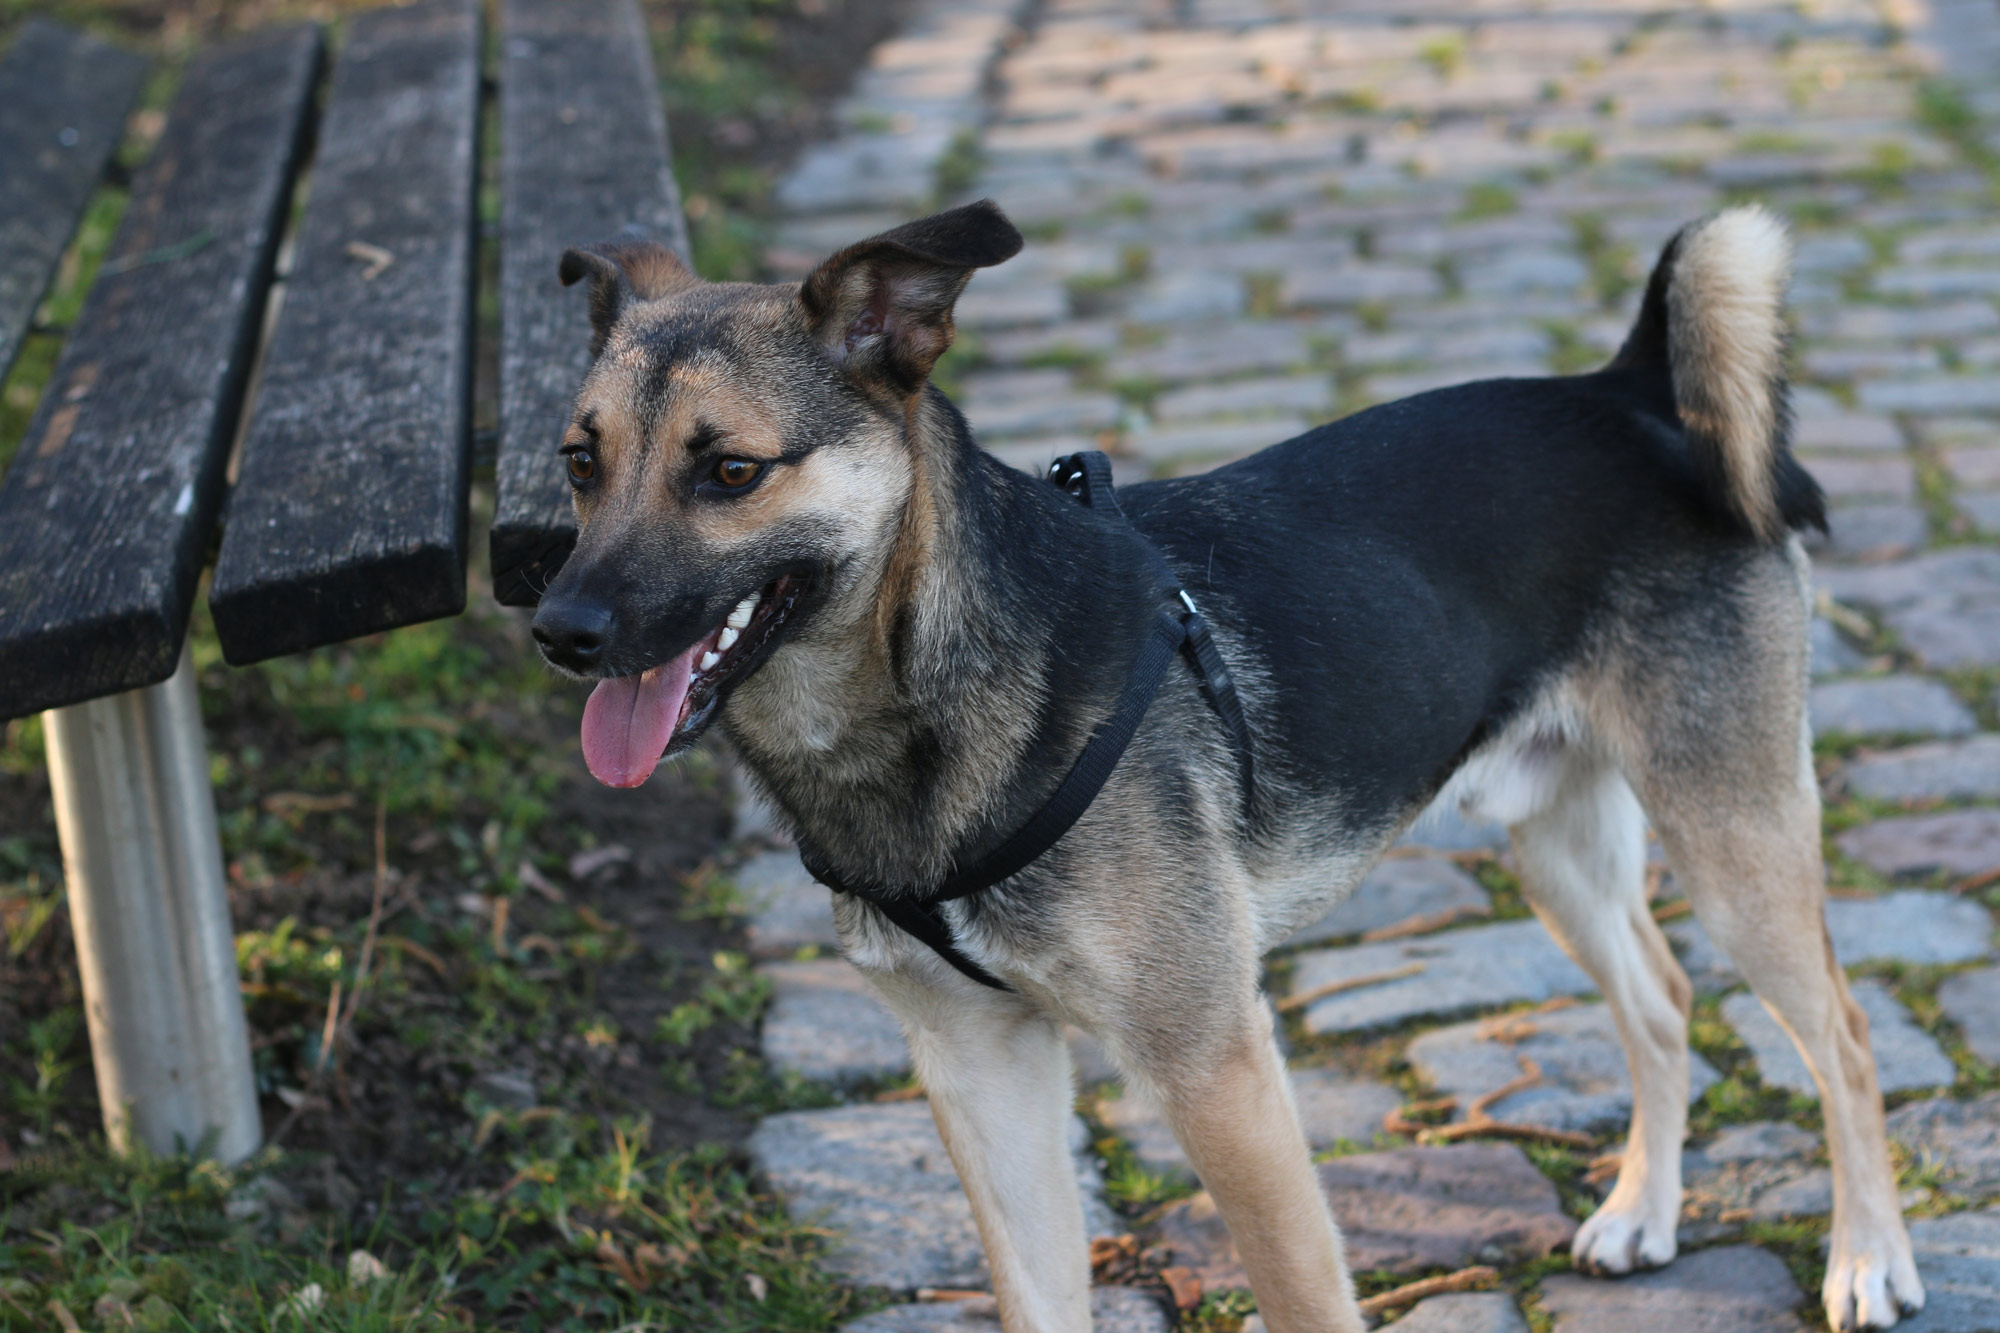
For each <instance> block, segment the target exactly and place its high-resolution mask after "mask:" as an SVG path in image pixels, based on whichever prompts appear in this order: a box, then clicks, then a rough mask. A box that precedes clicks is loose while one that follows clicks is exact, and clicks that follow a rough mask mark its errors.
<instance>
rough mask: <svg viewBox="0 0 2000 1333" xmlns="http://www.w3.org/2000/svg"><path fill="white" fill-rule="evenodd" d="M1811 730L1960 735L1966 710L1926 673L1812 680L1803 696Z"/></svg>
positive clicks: (1972, 722)
mask: <svg viewBox="0 0 2000 1333" xmlns="http://www.w3.org/2000/svg"><path fill="white" fill-rule="evenodd" d="M1808 712H1809V714H1810V716H1811V718H1812V728H1813V734H1814V735H1816V736H1964V735H1967V734H1969V733H1971V732H1974V731H1977V730H1979V722H1978V720H1977V719H1976V718H1974V717H1973V716H1972V710H1971V709H1969V708H1967V707H1966V706H1965V705H1964V704H1962V703H1960V702H1959V701H1958V696H1957V695H1955V694H1953V693H1952V692H1951V690H1950V689H1949V688H1948V687H1947V686H1946V685H1945V684H1944V683H1943V682H1942V681H1937V680H1932V679H1931V678H1930V677H1928V676H1912V675H1896V676H1876V677H1874V678H1872V679H1869V680H1839V681H1833V682H1830V683H1827V684H1823V685H1815V686H1813V688H1812V694H1811V696H1810V697H1809V700H1808Z"/></svg>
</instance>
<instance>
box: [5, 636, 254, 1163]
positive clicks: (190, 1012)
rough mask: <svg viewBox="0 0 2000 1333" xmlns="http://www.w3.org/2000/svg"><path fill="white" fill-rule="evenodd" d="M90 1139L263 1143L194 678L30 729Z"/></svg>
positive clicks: (242, 1148)
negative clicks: (60, 885) (69, 968)
mask: <svg viewBox="0 0 2000 1333" xmlns="http://www.w3.org/2000/svg"><path fill="white" fill-rule="evenodd" d="M42 719H43V724H44V726H45V728H46V730H47V735H48V748H49V777H50V781H51V784H52V785H53V787H54V789H55V807H56V828H57V831H58V832H59V833H60V834H61V837H62V848H63V870H64V873H65V875H66V877H67V879H68V882H69V909H70V920H71V923H72V925H73V927H74V929H75V931H76V944H77V950H76V952H77V959H78V961H79V963H80V964H81V970H82V973H83V997H84V1008H85V1012H86V1016H87V1018H88V1021H89V1025H90V1050H91V1056H92V1058H93V1060H94V1062H95V1064H96V1067H97V1091H98V1096H99V1098H100V1099H101V1100H102V1102H103V1104H104V1129H105V1133H106V1134H107V1135H108V1136H109V1138H110V1140H111V1146H112V1149H113V1150H114V1151H116V1152H121V1153H122V1152H127V1151H129V1150H130V1149H131V1148H132V1147H133V1146H134V1145H137V1144H143V1145H144V1146H145V1147H147V1148H149V1149H151V1150H152V1151H154V1152H156V1153H162V1154H166V1153H172V1152H175V1151H176V1150H179V1149H182V1148H185V1149H187V1150H189V1151H192V1150H194V1149H195V1148H196V1147H198V1146H200V1144H201V1142H202V1140H203V1139H204V1138H206V1137H207V1136H208V1135H209V1134H210V1133H214V1134H216V1135H217V1138H216V1141H215V1142H214V1144H213V1145H212V1151H213V1153H214V1155H215V1156H216V1157H217V1158H219V1159H221V1160H222V1161H223V1162H225V1163H232V1162H237V1161H241V1160H242V1159H243V1158H245V1157H248V1156H249V1155H250V1154H251V1153H253V1152H255V1151H256V1150H257V1145H258V1143H259V1142H260V1141H261V1140H262V1138H263V1130H262V1126H261V1124H260V1123H259V1120H258V1114H257V1092H256V1086H255V1083H254V1082H253V1080H252V1076H251V1069H250V1036H249V1030H248V1028H247V1027H246V1025H245V1023H244V1020H243V997H242V993H241V991H240V990H239V989H238V986H237V975H236V946H235V942H234V936H233V933H232V931H231V929H230V921H229V891H228V887H227V885H226V883H225V881H224V879H223V871H222V853H221V850H220V849H221V844H220V842H219V841H218V839H217V837H216V827H215V797H214V794H213V792H212V791H211V790H210V787H209V782H208V753H207V749H206V747H205V746H204V744H203V740H202V730H201V707H200V704H199V702H198V701H197V699H196V697H195V682H194V663H193V661H192V660H191V659H190V657H189V656H188V652H187V649H186V648H185V647H183V648H182V649H181V662H180V668H179V669H178V670H177V671H175V672H174V674H173V675H172V676H171V677H169V678H168V679H166V680H165V681H162V682H161V683H160V684H158V685H150V686H147V687H146V688H144V689H138V690H132V691H129V692H127V693H124V694H114V695H111V696H109V697H107V698H102V699H93V700H91V701H90V702H88V703H81V704H74V705H72V706H70V707H68V708H54V709H50V710H49V711H48V712H46V713H44V714H42Z"/></svg>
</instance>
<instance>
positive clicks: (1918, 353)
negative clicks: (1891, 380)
mask: <svg viewBox="0 0 2000 1333" xmlns="http://www.w3.org/2000/svg"><path fill="white" fill-rule="evenodd" d="M1800 364H1804V368H1806V374H1810V376H1814V378H1820V380H1852V378H1858V376H1868V374H1914V372H1918V370H1942V368H1944V360H1942V358H1940V356H1938V352H1936V348H1928V346H1914V348H1904V346H1852V344H1850V346H1820V348H1812V350H1808V352H1806V354H1804V356H1800Z"/></svg>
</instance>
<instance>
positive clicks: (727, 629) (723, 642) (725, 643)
mask: <svg viewBox="0 0 2000 1333" xmlns="http://www.w3.org/2000/svg"><path fill="white" fill-rule="evenodd" d="M741 637H742V635H740V634H738V633H737V632H736V630H735V629H734V628H733V627H732V626H729V625H724V626H723V627H722V633H721V634H719V635H717V636H716V640H715V646H716V648H717V650H719V651H721V652H725V653H726V652H728V651H729V650H730V649H731V648H734V647H735V646H736V640H738V639H739V638H741Z"/></svg>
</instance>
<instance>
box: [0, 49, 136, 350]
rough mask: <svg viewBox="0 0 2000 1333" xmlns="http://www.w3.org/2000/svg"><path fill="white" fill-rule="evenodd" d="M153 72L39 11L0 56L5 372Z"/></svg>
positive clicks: (0, 308) (0, 313)
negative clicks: (2, 57)
mask: <svg viewBox="0 0 2000 1333" xmlns="http://www.w3.org/2000/svg"><path fill="white" fill-rule="evenodd" d="M145 75H146V62H145V60H144V59H142V58H141V57H139V56H136V55H133V54H132V53H131V52H129V51H121V50H119V49H118V48H117V47H115V46H111V45H108V44H107V43H104V42H100V41H98V40H97V39H96V38H94V37H91V36H88V35H86V34H84V33H80V32H76V31H74V30H72V29H69V28H64V27H61V26H58V25H57V24H54V23H50V22H49V21H48V20H47V19H40V18H36V19H30V20H28V23H27V26H26V27H24V28H22V30H21V35H20V36H19V37H17V38H15V40H14V48H13V49H12V50H11V51H9V52H8V53H7V58H6V59H5V60H4V61H0V182H5V188H4V189H0V377H4V376H5V375H6V374H7V371H8V369H9V368H10V367H12V366H13V364H14V358H15V357H16V356H18V355H20V352H21V340H22V339H23V338H24V337H25V336H26V335H27V332H28V325H29V323H30V321H32V320H33V319H34V317H35V307H36V306H37V305H39V304H41V300H42V293H43V292H45V291H47V290H48V286H49V277H50V275H51V274H53V273H54V272H55V267H56V263H57V261H58V260H60V259H61V258H62V253H63V247H64V246H66V245H67V244H68V243H69V237H70V233H71V232H73V231H75V230H76V223H77V219H78V218H79V217H80V216H81V215H82V213H83V206H84V205H85V204H86V203H88V202H89V201H90V192H91V190H92V189H94V188H95V187H96V185H97V182H98V180H99V179H100V178H101V177H102V176H103V174H104V164H105V162H107V161H108V160H109V159H110V157H111V154H112V152H113V150H115V149H116V148H117V147H118V140H119V139H120V138H121V137H122V136H123V134H124V132H125V115H126V113H127V112H128V111H130V110H131V109H132V99H133V98H134V97H135V96H136V95H137V94H138V91H139V83H140V81H141V80H142V79H144V78H145Z"/></svg>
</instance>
